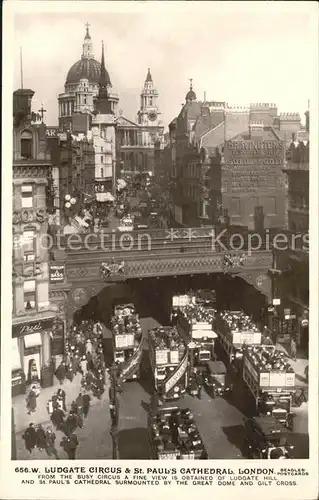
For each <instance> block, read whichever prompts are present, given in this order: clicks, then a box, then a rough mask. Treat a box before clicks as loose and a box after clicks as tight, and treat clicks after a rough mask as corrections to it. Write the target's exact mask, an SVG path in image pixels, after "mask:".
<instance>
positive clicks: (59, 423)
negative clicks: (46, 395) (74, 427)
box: [51, 408, 65, 430]
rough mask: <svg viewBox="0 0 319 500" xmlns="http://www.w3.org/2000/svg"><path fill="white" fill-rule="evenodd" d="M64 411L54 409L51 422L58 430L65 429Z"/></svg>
mask: <svg viewBox="0 0 319 500" xmlns="http://www.w3.org/2000/svg"><path fill="white" fill-rule="evenodd" d="M64 416H65V415H64V411H63V410H61V409H60V408H54V410H53V413H52V415H51V422H52V424H53V425H54V426H55V427H56V428H57V430H63V429H64Z"/></svg>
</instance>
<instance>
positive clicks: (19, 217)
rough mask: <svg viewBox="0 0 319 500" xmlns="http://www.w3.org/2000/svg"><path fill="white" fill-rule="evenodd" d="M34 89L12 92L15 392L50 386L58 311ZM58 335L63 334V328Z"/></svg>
mask: <svg viewBox="0 0 319 500" xmlns="http://www.w3.org/2000/svg"><path fill="white" fill-rule="evenodd" d="M33 95H34V92H33V91H32V90H28V89H21V90H19V91H16V92H15V93H14V106H13V109H14V129H13V218H12V223H13V228H12V231H13V255H12V354H13V357H12V361H13V364H12V393H13V395H16V394H19V393H23V392H24V391H25V388H26V386H28V385H30V384H34V383H41V384H42V386H48V385H52V382H53V375H52V370H53V367H52V341H53V337H54V335H55V333H54V334H53V331H54V332H55V331H56V329H54V325H55V324H56V317H57V311H56V309H55V308H54V307H52V304H50V300H49V281H50V279H49V274H50V272H49V252H48V246H47V245H46V244H45V243H46V235H47V230H48V207H49V206H51V204H52V203H51V202H52V200H50V193H49V190H48V185H49V179H50V178H51V177H52V161H51V154H50V150H49V148H48V144H47V138H46V127H45V125H44V123H34V122H33V121H32V114H31V101H32V97H33ZM57 335H59V336H62V335H63V332H61V330H59V332H58V333H57Z"/></svg>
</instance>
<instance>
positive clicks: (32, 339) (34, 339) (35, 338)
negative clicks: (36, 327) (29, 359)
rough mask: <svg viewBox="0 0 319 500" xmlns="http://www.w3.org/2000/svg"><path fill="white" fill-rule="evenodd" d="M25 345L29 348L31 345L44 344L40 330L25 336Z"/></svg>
mask: <svg viewBox="0 0 319 500" xmlns="http://www.w3.org/2000/svg"><path fill="white" fill-rule="evenodd" d="M24 345H25V347H26V349H28V348H29V347H37V346H39V345H42V340H41V334H40V332H37V333H31V334H30V335H26V336H25V337H24Z"/></svg>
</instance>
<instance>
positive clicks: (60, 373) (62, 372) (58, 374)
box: [55, 363, 66, 385]
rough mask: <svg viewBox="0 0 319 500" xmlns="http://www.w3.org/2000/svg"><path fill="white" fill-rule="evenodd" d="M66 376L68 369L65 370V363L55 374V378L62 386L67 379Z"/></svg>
mask: <svg viewBox="0 0 319 500" xmlns="http://www.w3.org/2000/svg"><path fill="white" fill-rule="evenodd" d="M65 375H66V369H65V364H64V363H61V364H60V365H59V366H58V368H57V370H56V372H55V376H56V378H57V379H58V381H59V382H60V384H61V385H62V384H63V382H64V379H65Z"/></svg>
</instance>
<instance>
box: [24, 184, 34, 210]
mask: <svg viewBox="0 0 319 500" xmlns="http://www.w3.org/2000/svg"><path fill="white" fill-rule="evenodd" d="M21 195H22V202H21V203H22V208H32V206H33V188H32V186H31V185H24V186H21Z"/></svg>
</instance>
